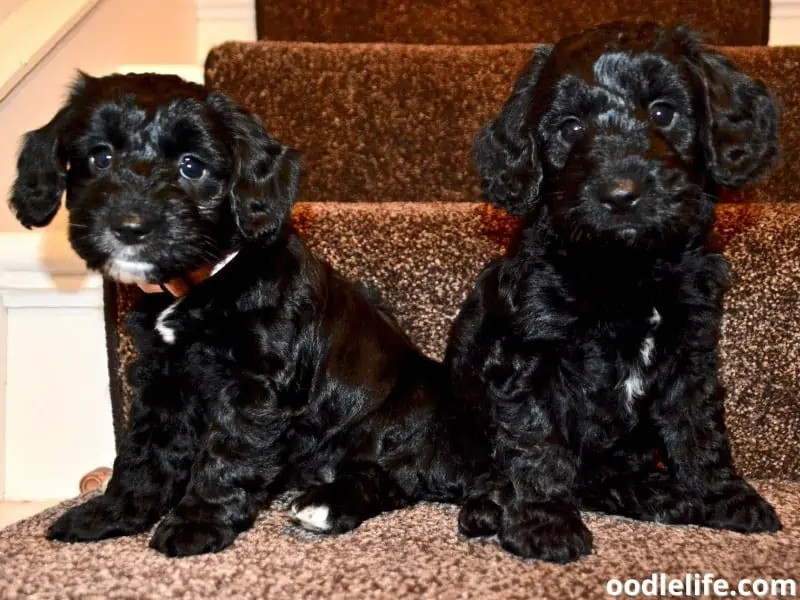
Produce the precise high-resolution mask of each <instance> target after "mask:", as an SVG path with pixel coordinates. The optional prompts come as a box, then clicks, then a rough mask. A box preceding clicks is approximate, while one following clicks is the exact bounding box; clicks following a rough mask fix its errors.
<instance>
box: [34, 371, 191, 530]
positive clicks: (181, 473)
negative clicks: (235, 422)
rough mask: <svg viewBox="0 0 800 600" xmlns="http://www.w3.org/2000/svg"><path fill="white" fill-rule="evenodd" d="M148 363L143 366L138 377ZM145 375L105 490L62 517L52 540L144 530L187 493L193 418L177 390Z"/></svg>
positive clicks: (154, 377)
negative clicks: (184, 492) (184, 491)
mask: <svg viewBox="0 0 800 600" xmlns="http://www.w3.org/2000/svg"><path fill="white" fill-rule="evenodd" d="M150 358H152V357H150ZM147 364H151V363H148V362H147V360H144V364H141V365H139V369H140V373H139V375H140V376H142V375H143V373H142V372H141V370H142V369H146V367H147ZM147 378H149V382H148V383H147V384H145V385H144V387H142V388H141V392H140V393H139V394H137V395H136V396H135V397H134V398H133V404H132V406H131V424H130V426H129V429H128V431H127V432H126V434H125V438H124V439H123V441H122V444H121V448H120V451H119V453H118V455H117V458H116V460H115V461H114V470H113V476H112V477H111V481H110V482H109V484H108V489H107V490H106V492H105V494H103V495H102V496H98V497H96V498H92V499H91V500H89V501H88V502H85V503H83V504H81V505H79V506H76V507H75V508H73V509H71V510H69V511H67V512H66V513H65V514H63V515H62V516H61V517H60V518H58V519H57V520H56V521H55V522H54V523H53V524H52V525H51V526H50V529H49V530H48V532H47V537H48V538H49V539H51V540H61V541H65V542H84V541H93V540H100V539H103V538H109V537H117V536H124V535H133V534H136V533H140V532H142V531H146V530H147V529H149V528H150V527H151V526H152V525H153V524H154V523H155V522H156V521H157V520H158V519H159V518H160V517H161V516H162V515H163V514H164V513H166V512H167V511H168V510H169V509H170V508H171V507H172V506H173V505H174V504H175V503H177V501H178V499H179V498H180V497H181V495H182V494H183V490H184V488H185V486H186V483H187V481H188V478H189V469H190V465H191V461H192V458H193V456H194V454H195V452H196V448H197V443H198V440H197V432H196V430H195V429H194V421H195V419H194V417H193V415H192V414H191V413H190V412H189V411H188V410H187V408H186V407H185V406H184V405H183V403H182V402H181V400H180V394H179V392H178V391H177V390H175V389H173V388H172V386H170V385H167V382H166V381H165V380H163V379H160V378H159V377H157V376H156V375H155V374H154V373H153V374H152V375H147V376H146V377H145V379H147Z"/></svg>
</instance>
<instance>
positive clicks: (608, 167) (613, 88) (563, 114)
mask: <svg viewBox="0 0 800 600" xmlns="http://www.w3.org/2000/svg"><path fill="white" fill-rule="evenodd" d="M777 123H778V110H777V107H776V104H775V101H774V100H773V98H772V96H771V95H770V93H769V91H768V90H767V89H766V87H765V86H764V84H763V83H761V82H760V81H758V80H755V79H752V78H750V77H748V76H747V75H745V74H744V73H742V72H741V71H740V70H738V69H737V68H736V66H734V65H733V64H732V63H731V61H729V60H728V59H727V58H725V57H723V56H722V55H720V54H718V53H715V52H713V51H711V50H710V49H708V48H706V47H704V46H702V45H701V44H700V42H699V41H698V38H697V36H696V35H695V34H693V33H692V32H691V31H689V30H688V29H685V28H682V27H678V28H662V27H660V26H658V25H655V24H646V23H645V24H641V23H637V24H625V23H615V24H610V25H607V26H604V27H601V28H597V29H594V30H590V31H588V32H585V33H582V34H579V35H576V36H572V37H569V38H565V39H564V40H562V41H561V42H559V43H558V44H556V45H555V46H550V47H541V48H538V49H537V50H536V53H535V56H534V58H533V59H532V60H531V61H530V62H529V64H528V65H527V66H526V68H525V70H524V72H523V73H522V74H521V76H520V77H519V79H518V80H517V82H516V84H515V86H514V89H513V91H512V93H511V96H510V97H509V99H508V100H507V102H506V104H505V106H504V107H503V108H502V110H501V112H500V114H499V115H498V116H497V117H496V118H495V119H494V120H493V121H492V122H491V123H489V124H488V125H486V126H485V127H484V128H483V129H482V130H481V131H480V133H479V134H478V138H477V143H476V162H477V167H478V172H479V176H480V179H481V184H482V187H483V190H484V193H485V194H486V196H487V198H488V199H489V200H490V201H491V202H493V203H494V204H496V205H498V206H499V207H501V208H504V209H505V210H507V211H508V212H510V213H512V214H530V213H533V212H535V211H538V210H541V209H545V210H546V211H547V213H548V214H549V215H550V216H551V218H552V220H553V222H554V223H555V224H556V226H557V227H558V228H559V229H560V230H561V232H562V233H564V234H565V235H566V236H567V237H568V238H570V239H578V238H580V239H589V240H592V239H598V238H602V239H605V240H607V241H614V240H616V241H624V242H626V243H628V244H630V243H637V242H644V241H647V242H651V243H652V242H654V241H655V242H657V241H659V240H664V239H665V238H667V237H674V236H680V237H681V238H685V237H686V236H689V235H692V234H694V233H699V234H702V233H705V231H706V230H707V229H708V226H709V224H710V223H711V222H712V219H713V204H714V197H715V195H716V193H717V188H718V187H719V186H729V187H734V188H737V187H740V186H742V185H743V184H745V183H746V182H748V181H750V180H753V179H755V178H757V177H759V176H760V175H761V174H762V172H763V171H764V170H765V169H766V168H767V167H768V166H770V165H771V164H772V163H773V162H774V161H775V160H776V158H777V154H778V134H777Z"/></svg>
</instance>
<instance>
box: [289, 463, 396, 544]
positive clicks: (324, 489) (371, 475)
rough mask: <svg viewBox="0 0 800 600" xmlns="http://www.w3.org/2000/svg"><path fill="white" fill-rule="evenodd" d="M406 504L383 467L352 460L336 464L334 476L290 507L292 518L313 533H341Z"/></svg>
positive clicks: (306, 493)
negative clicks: (343, 463) (337, 466)
mask: <svg viewBox="0 0 800 600" xmlns="http://www.w3.org/2000/svg"><path fill="white" fill-rule="evenodd" d="M408 504H409V500H408V498H407V497H406V494H405V493H404V492H403V490H402V489H401V488H400V486H399V485H398V484H397V483H396V482H395V481H394V480H393V479H392V478H391V477H390V475H389V473H387V472H386V471H385V470H384V469H383V468H381V467H380V466H378V465H376V464H370V463H357V462H352V463H348V464H346V465H340V466H339V468H338V469H337V475H336V478H335V479H334V480H333V481H331V482H330V483H323V484H321V485H318V486H316V487H314V488H312V489H310V490H308V491H307V492H305V493H304V494H302V495H301V496H300V497H298V498H297V499H296V500H295V501H294V502H293V503H292V506H291V508H290V514H291V518H292V520H293V521H295V522H296V523H297V524H298V525H300V526H301V527H303V528H304V529H308V530H310V531H314V532H317V533H344V532H345V531H350V530H352V529H355V528H356V527H358V526H359V525H361V523H363V522H364V521H366V520H367V519H370V518H372V517H374V516H377V515H379V514H380V513H382V512H386V511H390V510H397V509H398V508H402V507H404V506H407V505H408Z"/></svg>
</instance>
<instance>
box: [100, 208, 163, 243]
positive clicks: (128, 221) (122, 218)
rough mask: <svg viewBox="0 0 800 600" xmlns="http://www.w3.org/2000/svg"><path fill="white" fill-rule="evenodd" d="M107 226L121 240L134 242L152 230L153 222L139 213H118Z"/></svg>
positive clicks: (140, 239)
mask: <svg viewBox="0 0 800 600" xmlns="http://www.w3.org/2000/svg"><path fill="white" fill-rule="evenodd" d="M109 226H110V227H111V231H113V232H114V235H115V236H116V237H117V239H119V240H120V241H121V242H124V243H126V244H135V243H136V242H141V241H142V240H143V239H144V238H145V237H147V235H148V234H149V233H150V232H151V231H153V223H152V222H151V221H148V220H147V219H145V218H144V217H142V216H139V215H119V216H117V217H113V218H112V219H111V220H110V222H109Z"/></svg>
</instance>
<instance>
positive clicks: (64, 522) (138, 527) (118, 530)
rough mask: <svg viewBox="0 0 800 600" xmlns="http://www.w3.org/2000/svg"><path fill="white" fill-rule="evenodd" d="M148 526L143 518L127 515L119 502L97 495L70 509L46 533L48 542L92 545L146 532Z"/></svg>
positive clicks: (148, 523)
mask: <svg viewBox="0 0 800 600" xmlns="http://www.w3.org/2000/svg"><path fill="white" fill-rule="evenodd" d="M150 525H151V523H150V522H148V520H147V519H146V518H144V517H142V516H139V515H133V514H126V512H125V511H124V510H122V507H121V506H120V505H119V503H118V501H115V500H114V499H111V498H109V497H108V496H98V497H96V498H92V499H91V500H89V501H88V502H84V503H83V504H80V505H78V506H76V507H74V508H71V509H70V510H68V511H67V512H65V513H64V514H63V515H61V516H60V517H59V518H58V519H56V520H55V522H54V523H53V524H52V525H50V528H49V529H48V530H47V539H49V540H58V541H62V542H93V541H97V540H102V539H106V538H112V537H120V536H124V535H135V534H137V533H141V532H142V531H146V530H147V528H148V527H150Z"/></svg>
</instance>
